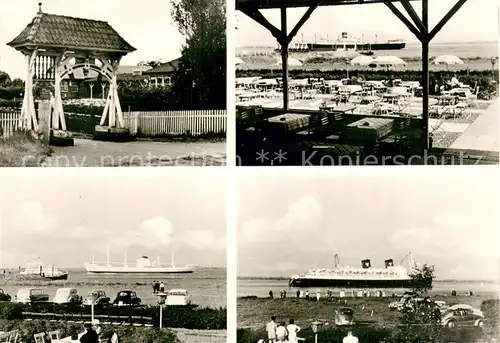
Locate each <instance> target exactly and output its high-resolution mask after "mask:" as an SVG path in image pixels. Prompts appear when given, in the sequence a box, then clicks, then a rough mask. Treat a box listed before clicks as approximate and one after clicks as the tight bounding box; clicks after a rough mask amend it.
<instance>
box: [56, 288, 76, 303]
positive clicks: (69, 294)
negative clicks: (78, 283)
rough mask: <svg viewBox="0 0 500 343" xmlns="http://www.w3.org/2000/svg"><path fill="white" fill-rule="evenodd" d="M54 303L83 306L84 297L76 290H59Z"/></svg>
mask: <svg viewBox="0 0 500 343" xmlns="http://www.w3.org/2000/svg"><path fill="white" fill-rule="evenodd" d="M52 302H53V303H55V304H81V303H82V297H81V296H80V295H79V294H78V290H77V289H76V288H58V289H57V291H56V295H55V296H54V299H53V300H52Z"/></svg>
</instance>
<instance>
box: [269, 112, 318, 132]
mask: <svg viewBox="0 0 500 343" xmlns="http://www.w3.org/2000/svg"><path fill="white" fill-rule="evenodd" d="M309 117H310V116H309V115H308V114H299V113H284V114H280V115H277V116H274V117H270V118H268V119H267V121H268V123H269V125H270V126H271V127H276V128H280V129H281V130H283V131H287V132H291V131H299V130H301V129H304V128H307V127H308V126H309Z"/></svg>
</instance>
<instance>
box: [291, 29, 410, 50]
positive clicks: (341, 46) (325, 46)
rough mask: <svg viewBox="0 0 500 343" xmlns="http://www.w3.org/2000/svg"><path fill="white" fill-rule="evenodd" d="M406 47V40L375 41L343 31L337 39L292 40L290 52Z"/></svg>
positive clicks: (398, 48)
mask: <svg viewBox="0 0 500 343" xmlns="http://www.w3.org/2000/svg"><path fill="white" fill-rule="evenodd" d="M405 47H406V42H405V41H403V40H401V39H391V40H387V41H378V40H375V41H373V42H370V41H365V40H363V39H359V38H353V37H350V36H349V35H348V33H347V32H342V35H341V36H340V37H339V38H338V39H337V40H333V41H331V40H328V38H326V39H323V38H320V39H315V40H314V41H312V42H311V41H309V42H308V41H305V40H304V39H303V38H302V39H300V40H296V41H292V42H290V45H289V46H288V51H290V52H309V51H318V52H320V51H325V52H326V51H358V52H368V51H377V50H401V49H404V48H405Z"/></svg>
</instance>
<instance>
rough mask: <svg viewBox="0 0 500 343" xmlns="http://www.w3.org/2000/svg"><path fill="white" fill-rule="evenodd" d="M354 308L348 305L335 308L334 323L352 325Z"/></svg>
mask: <svg viewBox="0 0 500 343" xmlns="http://www.w3.org/2000/svg"><path fill="white" fill-rule="evenodd" d="M353 324H354V310H353V309H352V308H350V307H341V308H339V309H337V310H335V325H353Z"/></svg>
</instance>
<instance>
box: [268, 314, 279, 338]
mask: <svg viewBox="0 0 500 343" xmlns="http://www.w3.org/2000/svg"><path fill="white" fill-rule="evenodd" d="M276 328H277V325H276V316H272V317H271V321H270V322H269V323H267V325H266V331H267V339H268V340H269V343H276Z"/></svg>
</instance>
